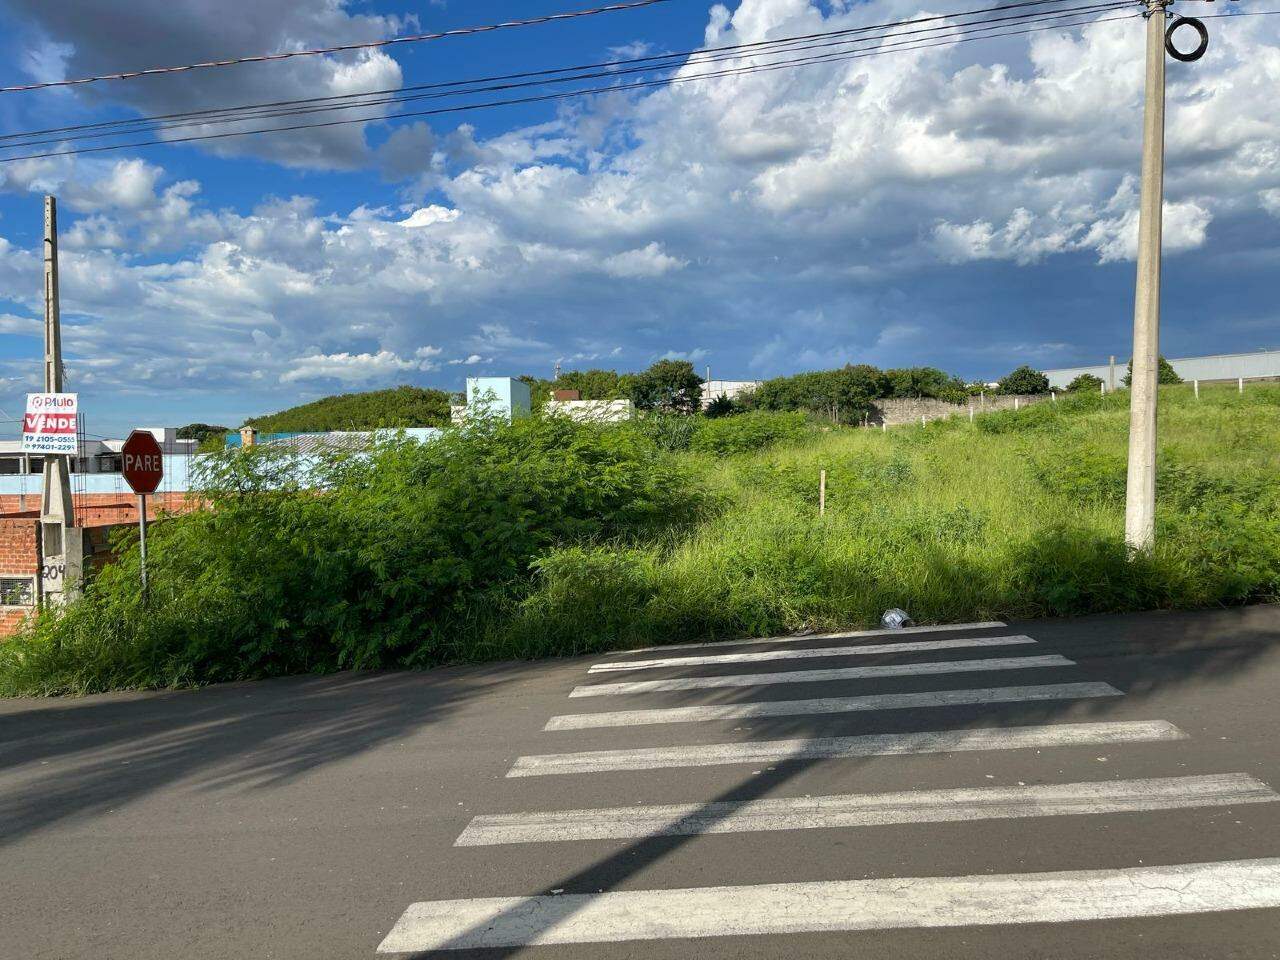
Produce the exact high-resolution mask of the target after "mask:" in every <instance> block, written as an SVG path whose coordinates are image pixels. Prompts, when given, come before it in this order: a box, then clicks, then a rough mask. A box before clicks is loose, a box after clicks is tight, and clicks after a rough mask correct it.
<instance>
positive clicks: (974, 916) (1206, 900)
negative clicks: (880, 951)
mask: <svg viewBox="0 0 1280 960" xmlns="http://www.w3.org/2000/svg"><path fill="white" fill-rule="evenodd" d="M1274 907H1280V859H1265V860H1236V861H1229V862H1224V863H1187V864H1174V865H1172V866H1141V867H1127V868H1122V869H1118V870H1116V869H1112V870H1073V871H1062V872H1054V873H1013V874H1002V875H985V876H983V875H979V876H969V877H902V878H884V879H875V880H834V881H822V882H808V883H771V884H762V885H759V886H738V887H695V888H692V889H683V890H627V891H618V892H609V893H597V894H563V895H560V896H534V897H494V898H488V899H479V900H443V901H436V902H427V903H415V904H413V905H411V906H410V907H409V908H408V909H407V910H406V911H405V912H404V915H403V916H401V918H400V919H399V920H398V921H397V922H396V925H395V927H393V928H392V930H391V932H390V933H389V934H387V937H386V939H385V940H383V941H382V943H381V944H380V945H379V947H378V951H379V952H380V953H411V952H415V951H425V950H461V949H468V948H483V947H520V946H525V945H533V944H560V943H618V942H622V941H628V940H663V939H671V938H677V937H727V936H744V935H766V934H787V933H812V932H819V931H836V930H838V931H853V930H886V929H898V928H922V927H962V926H978V925H988V924H1009V923H1062V922H1066V921H1082V920H1105V919H1116V918H1120V917H1159V916H1174V915H1184V914H1194V913H1217V912H1222V911H1228V910H1258V909H1264V908H1274Z"/></svg>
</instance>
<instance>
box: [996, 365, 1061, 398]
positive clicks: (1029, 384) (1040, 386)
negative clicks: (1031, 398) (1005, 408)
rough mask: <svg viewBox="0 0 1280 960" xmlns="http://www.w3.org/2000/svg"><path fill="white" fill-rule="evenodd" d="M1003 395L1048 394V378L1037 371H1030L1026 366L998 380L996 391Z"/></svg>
mask: <svg viewBox="0 0 1280 960" xmlns="http://www.w3.org/2000/svg"><path fill="white" fill-rule="evenodd" d="M996 392H997V393H1003V394H1019V393H1021V394H1027V393H1048V392H1049V378H1048V377H1046V376H1045V375H1044V374H1043V373H1041V372H1040V371H1039V370H1032V369H1031V368H1030V367H1028V366H1027V365H1026V364H1023V365H1022V366H1020V367H1018V369H1016V370H1014V371H1012V372H1011V373H1008V374H1006V375H1005V376H1004V377H1002V378H1001V380H1000V386H999V388H998V389H997V391H996Z"/></svg>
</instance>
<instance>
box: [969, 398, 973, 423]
mask: <svg viewBox="0 0 1280 960" xmlns="http://www.w3.org/2000/svg"><path fill="white" fill-rule="evenodd" d="M969 422H970V423H973V404H972V403H971V404H969Z"/></svg>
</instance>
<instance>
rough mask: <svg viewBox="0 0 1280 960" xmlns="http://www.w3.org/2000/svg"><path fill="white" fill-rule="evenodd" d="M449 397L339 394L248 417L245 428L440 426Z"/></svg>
mask: <svg viewBox="0 0 1280 960" xmlns="http://www.w3.org/2000/svg"><path fill="white" fill-rule="evenodd" d="M450 397H451V395H450V394H448V393H446V392H445V391H443V390H427V389H423V388H421V387H395V388H393V389H391V390H371V391H369V392H368V393H342V394H338V395H336V396H332V397H324V398H323V399H320V400H313V401H312V402H311V403H304V404H302V405H301V406H298V407H290V408H289V409H288V410H281V411H280V412H279V413H270V414H267V415H266V416H262V417H251V418H250V419H248V420H246V421H245V426H249V427H256V428H257V429H258V430H259V431H260V432H262V433H315V432H319V431H322V430H376V429H378V428H379V427H443V426H445V425H446V424H448V422H449V402H450Z"/></svg>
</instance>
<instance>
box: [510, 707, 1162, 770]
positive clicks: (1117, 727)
mask: <svg viewBox="0 0 1280 960" xmlns="http://www.w3.org/2000/svg"><path fill="white" fill-rule="evenodd" d="M1186 736H1187V735H1186V734H1185V733H1183V732H1182V731H1181V730H1179V729H1178V728H1177V727H1175V726H1174V725H1173V724H1171V723H1168V722H1167V721H1164V720H1140V721H1116V722H1104V723H1057V724H1041V725H1035V726H1025V727H989V728H981V729H976V730H926V731H921V732H918V733H881V734H872V735H868V736H858V737H813V738H807V739H803V740H755V741H746V742H743V743H710V744H703V745H699V746H692V747H643V748H641V749H638V750H636V749H632V750H590V751H587V752H584V753H551V754H543V755H540V756H538V755H535V756H528V757H520V758H518V759H517V760H516V762H515V764H514V765H513V766H512V767H511V769H510V770H508V771H507V776H508V777H540V776H546V775H549V774H559V773H601V772H603V771H606V770H658V769H663V768H668V767H701V766H708V765H713V764H727V763H778V762H783V761H787V760H826V759H841V758H850V757H877V756H902V755H905V754H919V753H949V752H951V751H958V750H965V751H968V750H1018V749H1022V748H1026V747H1065V746H1072V745H1075V744H1112V743H1142V742H1147V741H1155V740H1185V739H1186Z"/></svg>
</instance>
